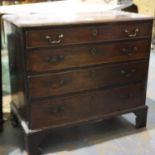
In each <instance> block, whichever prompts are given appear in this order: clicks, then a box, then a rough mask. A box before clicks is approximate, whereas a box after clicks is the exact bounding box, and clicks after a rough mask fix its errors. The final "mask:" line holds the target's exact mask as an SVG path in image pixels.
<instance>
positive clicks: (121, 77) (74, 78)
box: [28, 61, 147, 98]
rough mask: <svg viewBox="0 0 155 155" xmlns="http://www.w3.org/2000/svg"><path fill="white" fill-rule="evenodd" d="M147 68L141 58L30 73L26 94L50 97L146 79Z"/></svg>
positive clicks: (33, 96)
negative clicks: (27, 92)
mask: <svg viewBox="0 0 155 155" xmlns="http://www.w3.org/2000/svg"><path fill="white" fill-rule="evenodd" d="M146 71H147V63H146V62H145V61H144V62H134V63H133V62H130V63H122V64H115V65H108V66H100V67H94V68H92V67H91V68H86V69H78V70H73V71H65V72H59V73H53V74H44V75H41V76H32V77H31V76H30V77H29V78H28V88H29V97H30V98H41V97H49V96H55V95H63V94H69V93H76V92H81V91H85V90H92V89H97V88H101V87H105V86H112V85H119V84H124V83H128V82H134V81H137V80H143V81H145V80H146ZM40 88H41V89H40Z"/></svg>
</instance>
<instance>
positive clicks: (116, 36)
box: [25, 22, 151, 48]
mask: <svg viewBox="0 0 155 155" xmlns="http://www.w3.org/2000/svg"><path fill="white" fill-rule="evenodd" d="M150 36H151V23H148V22H143V23H141V22H137V23H136V22H125V23H107V24H105V23H104V25H99V24H98V25H92V26H74V27H70V26H66V27H65V26H64V27H61V26H59V27H53V28H44V29H37V30H30V31H26V32H25V37H26V39H25V40H26V48H38V47H51V46H60V45H72V44H81V43H91V42H100V41H110V40H120V39H133V38H137V37H150Z"/></svg>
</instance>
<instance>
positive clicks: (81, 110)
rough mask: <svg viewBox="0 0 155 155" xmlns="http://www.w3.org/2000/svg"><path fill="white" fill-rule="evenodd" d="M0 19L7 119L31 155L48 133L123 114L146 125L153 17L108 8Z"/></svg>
mask: <svg viewBox="0 0 155 155" xmlns="http://www.w3.org/2000/svg"><path fill="white" fill-rule="evenodd" d="M4 22H5V23H6V24H7V27H9V28H10V29H9V30H10V31H9V32H8V33H7V39H8V51H9V64H10V74H11V89H12V102H11V109H12V115H13V117H17V118H18V121H19V122H20V123H21V125H22V127H23V129H24V131H25V135H26V146H27V150H28V152H29V154H30V155H36V154H39V153H38V152H37V147H38V145H39V144H40V142H41V140H42V137H43V136H42V135H43V133H45V132H47V131H48V132H49V131H50V129H53V128H58V127H65V126H70V125H77V124H81V123H86V122H92V121H99V120H104V119H107V118H111V117H114V116H117V115H121V114H124V113H129V112H133V113H134V114H135V115H136V127H137V128H139V127H145V125H146V118H147V106H146V105H145V98H146V86H147V76H148V64H149V54H150V43H151V33H152V32H151V30H152V18H151V17H147V16H142V15H138V14H132V13H125V12H121V11H111V12H104V13H77V14H71V15H70V16H69V14H68V16H66V15H64V16H62V17H61V18H60V17H53V16H51V15H37V14H34V15H23V16H22V15H18V16H17V15H8V16H5V17H4ZM34 143H35V145H34ZM32 144H33V145H32Z"/></svg>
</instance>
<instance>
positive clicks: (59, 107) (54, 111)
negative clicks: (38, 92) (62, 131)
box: [50, 105, 65, 114]
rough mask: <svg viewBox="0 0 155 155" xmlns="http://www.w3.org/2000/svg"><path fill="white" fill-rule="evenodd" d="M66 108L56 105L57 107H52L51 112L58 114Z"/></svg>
mask: <svg viewBox="0 0 155 155" xmlns="http://www.w3.org/2000/svg"><path fill="white" fill-rule="evenodd" d="M64 110H65V107H64V106H62V105H61V106H55V107H52V108H51V109H50V113H51V114H57V113H61V112H63V111H64Z"/></svg>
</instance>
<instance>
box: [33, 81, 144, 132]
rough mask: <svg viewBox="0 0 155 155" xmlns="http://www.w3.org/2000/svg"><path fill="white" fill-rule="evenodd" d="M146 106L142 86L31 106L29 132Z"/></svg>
mask: <svg viewBox="0 0 155 155" xmlns="http://www.w3.org/2000/svg"><path fill="white" fill-rule="evenodd" d="M144 104H145V84H143V83H140V84H133V85H127V86H123V87H117V88H112V89H101V90H98V91H92V92H89V93H83V94H76V95H72V96H67V97H59V98H54V99H50V100H44V101H38V102H36V103H35V102H33V103H32V105H31V112H30V114H31V125H30V128H32V129H35V128H45V127H48V126H51V127H55V126H63V125H67V124H72V123H77V122H84V121H87V120H92V119H96V118H100V119H101V118H102V116H104V115H105V114H108V113H113V112H116V111H121V110H126V109H128V108H134V107H136V106H140V105H144Z"/></svg>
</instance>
